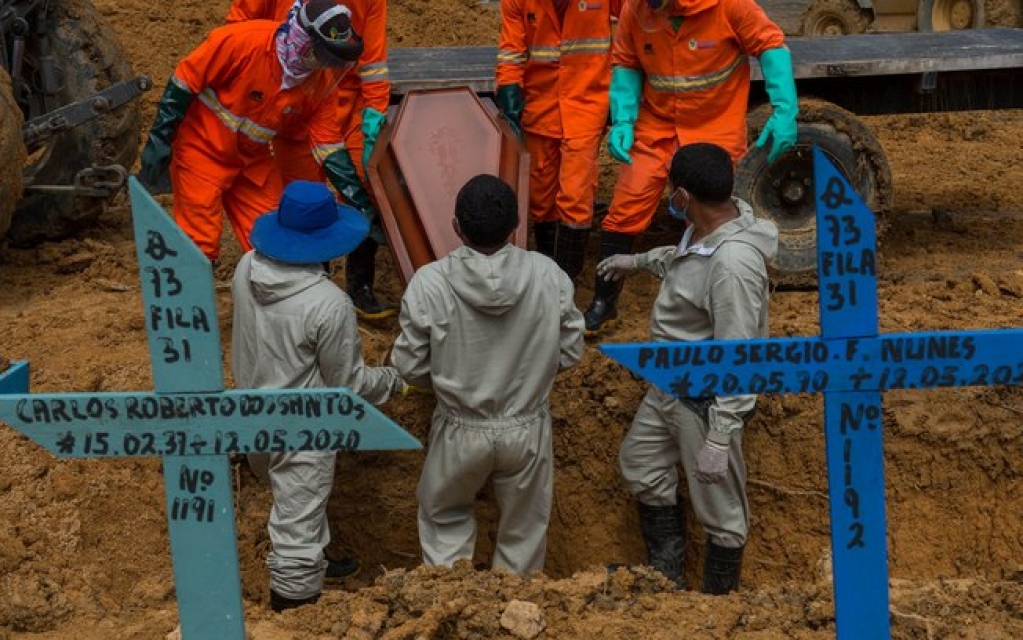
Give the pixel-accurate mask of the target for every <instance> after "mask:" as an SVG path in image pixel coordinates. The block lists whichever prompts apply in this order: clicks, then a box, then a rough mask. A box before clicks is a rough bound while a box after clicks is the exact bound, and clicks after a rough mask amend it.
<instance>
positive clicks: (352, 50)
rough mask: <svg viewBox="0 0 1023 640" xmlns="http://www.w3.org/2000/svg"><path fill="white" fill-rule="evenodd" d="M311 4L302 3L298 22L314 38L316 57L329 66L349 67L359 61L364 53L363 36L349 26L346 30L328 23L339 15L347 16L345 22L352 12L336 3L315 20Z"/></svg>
mask: <svg viewBox="0 0 1023 640" xmlns="http://www.w3.org/2000/svg"><path fill="white" fill-rule="evenodd" d="M308 6H309V4H308V3H306V4H304V5H302V8H301V9H300V10H299V12H298V23H299V24H300V25H302V28H303V29H305V30H306V32H307V33H308V34H309V35H310V36H311V37H312V39H313V53H314V54H315V56H316V59H317V60H319V62H320V63H321V64H323V65H325V66H328V67H348V66H351V65H352V64H353V63H354V62H356V61H358V59H359V56H361V55H362V49H363V42H362V38H360V37H359V35H358V34H357V33H355V29H352V28H351V26H349V27H348V28H347V29H345V30H344V31H340V32H339V31H338V30H337V29H336V28H334V27H329V26H328V24H327V23H329V22H330V21H332V20H333V19H334V18H336V17H338V16H341V15H343V16H345V18H346V19H345V22H348V21H349V19H350V18H351V15H352V12H351V11H350V10H349V9H348V7H346V6H344V5H334V6H333V7H331V8H330V9H327V10H326V11H324V12H323V13H321V14H320V15H319V16H317V17H316V19H315V20H310V19H309V13H308V11H307V8H308Z"/></svg>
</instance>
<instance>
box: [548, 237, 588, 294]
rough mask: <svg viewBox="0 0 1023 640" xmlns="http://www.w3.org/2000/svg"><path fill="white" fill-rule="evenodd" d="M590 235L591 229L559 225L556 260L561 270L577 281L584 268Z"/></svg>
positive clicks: (555, 248)
mask: <svg viewBox="0 0 1023 640" xmlns="http://www.w3.org/2000/svg"><path fill="white" fill-rule="evenodd" d="M589 237H590V230H589V229H575V228H573V227H566V226H565V225H563V224H559V225H558V237H557V240H556V242H555V243H554V261H555V262H557V263H558V266H559V267H561V270H562V271H564V272H565V273H567V274H568V277H569V278H572V281H573V282H575V279H576V278H578V277H579V274H580V273H582V270H583V261H584V260H585V258H586V241H587V240H588V239H589Z"/></svg>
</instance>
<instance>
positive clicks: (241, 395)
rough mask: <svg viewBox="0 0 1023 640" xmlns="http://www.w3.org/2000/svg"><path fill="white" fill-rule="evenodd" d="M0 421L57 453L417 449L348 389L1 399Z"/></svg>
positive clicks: (415, 443)
mask: <svg viewBox="0 0 1023 640" xmlns="http://www.w3.org/2000/svg"><path fill="white" fill-rule="evenodd" d="M0 419H2V420H3V421H4V422H6V423H7V424H9V425H11V426H12V427H14V428H15V429H18V430H19V431H21V432H22V433H24V434H25V435H27V436H28V437H29V438H31V439H32V440H33V441H34V442H36V443H38V444H39V445H40V446H42V447H44V448H45V449H46V450H48V451H49V452H50V453H52V454H54V455H56V456H60V457H63V458H97V457H121V456H126V455H128V456H181V455H189V456H197V455H231V454H239V453H256V452H277V453H284V452H290V451H383V450H399V449H418V448H420V447H421V445H420V444H419V441H418V440H416V439H415V438H414V437H412V436H411V435H410V434H409V433H408V432H407V431H405V430H404V429H402V428H401V427H399V426H398V425H396V424H395V423H394V422H392V421H391V420H390V418H388V417H387V416H385V415H384V414H382V413H380V411H379V410H378V409H377V408H376V407H374V406H373V405H371V404H369V403H368V402H366V401H364V400H363V399H362V398H360V397H359V396H357V395H355V394H354V393H352V392H351V391H349V390H348V389H341V388H338V389H265V390H260V391H258V392H254V391H248V390H238V389H233V390H228V391H225V392H223V393H194V394H188V393H132V392H127V393H64V394H14V395H8V396H0Z"/></svg>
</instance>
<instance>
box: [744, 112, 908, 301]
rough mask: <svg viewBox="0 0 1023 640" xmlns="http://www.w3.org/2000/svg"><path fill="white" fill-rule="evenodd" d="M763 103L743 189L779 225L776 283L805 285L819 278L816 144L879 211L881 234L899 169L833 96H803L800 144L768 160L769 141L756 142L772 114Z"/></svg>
mask: <svg viewBox="0 0 1023 640" xmlns="http://www.w3.org/2000/svg"><path fill="white" fill-rule="evenodd" d="M770 113H771V111H770V107H769V106H768V105H763V106H761V107H758V108H757V109H755V110H754V111H753V112H751V113H750V115H749V118H748V123H749V141H750V150H749V152H748V153H747V154H746V155H745V156H744V157H743V158H742V159H741V160H740V161H739V164H738V167H737V168H736V175H735V194H736V195H737V196H738V197H740V198H742V199H743V200H745V201H746V202H748V203H749V204H750V205H751V206H752V207H753V211H754V212H755V213H756V215H757V216H759V217H762V218H768V219H770V220H772V221H774V223H775V224H776V225H778V255H777V258H776V259H775V262H774V264H772V265H771V271H772V277H773V279H774V280H775V281H776V284H779V285H787V286H802V285H806V284H811V283H812V282H813V281H814V280H815V279H816V269H817V214H816V207H815V202H814V183H813V148H814V147H818V148H819V149H820V150H821V151H823V152H824V154H825V155H827V156H828V158H830V159H831V161H832V162H834V163H835V166H837V167H838V169H839V170H840V171H841V172H842V174H843V175H844V176H845V177H846V179H848V180H849V183H850V184H851V185H852V186H853V188H854V189H856V192H857V193H858V194H859V196H860V199H862V200H863V202H864V203H865V204H866V205H867V206H868V207H869V208H870V210H871V211H873V212H874V213H875V214H876V215H877V236H878V237H879V238H880V237H881V234H882V233H883V231H884V227H885V217H886V214H887V213H888V212H889V211H890V210H891V207H892V174H891V168H890V167H889V165H888V159H887V158H886V157H885V153H884V149H882V148H881V143H880V142H878V140H877V138H876V137H875V136H874V134H873V133H872V132H871V131H870V129H868V128H867V126H866V125H864V124H863V123H862V122H860V121H859V120H857V119H856V116H854V115H853V114H852V113H850V112H848V111H846V110H845V109H842V108H840V107H838V106H836V105H834V104H831V103H830V102H826V101H823V100H815V99H812V98H811V99H803V100H800V101H799V118H798V122H799V132H798V136H797V138H796V144H795V146H794V147H793V148H792V149H789V150H788V151H786V152H785V153H784V154H782V155H781V156H780V157H778V158H777V159H776V160H775V161H774V163H772V164H768V163H767V154H768V152H769V151H770V149H769V146H770V145H765V146H764V147H762V148H757V147H754V146H753V142H754V141H755V140H756V139H757V136H759V135H760V131H761V130H762V129H763V127H764V123H765V122H767V118H768V117H769V116H770Z"/></svg>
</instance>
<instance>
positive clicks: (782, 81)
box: [756, 47, 799, 163]
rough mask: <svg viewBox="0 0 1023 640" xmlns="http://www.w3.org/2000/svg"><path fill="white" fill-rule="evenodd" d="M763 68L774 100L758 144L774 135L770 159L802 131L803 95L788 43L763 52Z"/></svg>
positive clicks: (790, 146) (765, 84)
mask: <svg viewBox="0 0 1023 640" xmlns="http://www.w3.org/2000/svg"><path fill="white" fill-rule="evenodd" d="M760 72H761V75H763V76H764V89H765V90H766V91H767V97H768V99H769V100H770V101H771V117H770V118H768V119H767V123H766V124H764V130H763V131H761V132H760V137H758V138H757V142H756V146H758V147H762V146H764V145H765V144H767V139H768V138H770V139H771V152H770V153H769V154H768V156H767V161H768V162H769V163H770V162H774V161H775V160H776V159H777V158H778V156H780V155H781V154H782V153H784V152H785V150H786V149H790V148H792V146H793V145H794V144H796V135H797V134H798V132H799V126H798V125H797V124H796V116H797V115H799V98H798V97H797V96H796V81H795V78H794V76H793V71H792V55H791V54H790V53H789V50H788V49H787V48H786V47H776V48H774V49H768V50H766V51H764V52H763V53H761V54H760Z"/></svg>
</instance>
